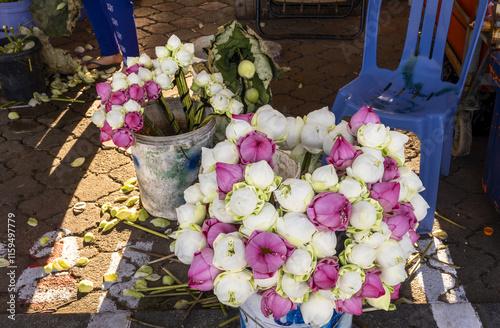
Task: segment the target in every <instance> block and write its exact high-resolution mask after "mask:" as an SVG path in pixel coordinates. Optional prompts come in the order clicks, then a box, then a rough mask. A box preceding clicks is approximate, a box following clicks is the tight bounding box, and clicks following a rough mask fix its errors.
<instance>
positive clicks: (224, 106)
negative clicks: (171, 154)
mask: <svg viewBox="0 0 500 328" xmlns="http://www.w3.org/2000/svg"><path fill="white" fill-rule="evenodd" d="M233 96H234V93H233V92H232V91H231V90H229V89H223V90H221V91H219V92H218V93H217V94H216V95H214V96H213V97H212V98H210V104H211V105H212V107H213V109H214V112H216V113H218V114H224V113H226V111H227V110H228V106H229V102H230V101H231V98H232V97H233Z"/></svg>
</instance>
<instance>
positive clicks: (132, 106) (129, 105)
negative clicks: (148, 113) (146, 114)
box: [123, 99, 143, 113]
mask: <svg viewBox="0 0 500 328" xmlns="http://www.w3.org/2000/svg"><path fill="white" fill-rule="evenodd" d="M123 109H125V110H126V111H127V112H129V113H130V112H139V113H141V112H142V111H143V109H142V107H141V105H139V103H138V102H137V101H135V100H134V99H129V100H127V102H126V103H125V104H123Z"/></svg>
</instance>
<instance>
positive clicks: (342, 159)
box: [326, 137, 362, 174]
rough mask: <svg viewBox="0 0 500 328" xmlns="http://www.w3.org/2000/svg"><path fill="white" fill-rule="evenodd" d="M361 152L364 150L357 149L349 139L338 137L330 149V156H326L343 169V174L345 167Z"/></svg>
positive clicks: (339, 168) (330, 162)
mask: <svg viewBox="0 0 500 328" xmlns="http://www.w3.org/2000/svg"><path fill="white" fill-rule="evenodd" d="M361 154H362V151H361V150H356V148H354V146H353V145H352V144H351V143H350V142H349V141H347V139H345V138H344V137H338V138H337V140H335V143H334V144H333V147H332V150H331V151H330V156H329V157H327V158H326V162H327V163H328V164H332V165H333V166H334V167H335V168H336V169H337V170H340V171H342V172H341V174H343V173H344V172H345V169H346V168H347V167H348V166H350V165H351V164H352V162H354V160H355V159H356V157H358V156H359V155H361Z"/></svg>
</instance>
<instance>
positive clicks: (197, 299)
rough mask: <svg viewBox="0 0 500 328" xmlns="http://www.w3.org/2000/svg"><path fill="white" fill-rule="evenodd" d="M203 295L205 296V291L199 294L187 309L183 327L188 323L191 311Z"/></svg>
mask: <svg viewBox="0 0 500 328" xmlns="http://www.w3.org/2000/svg"><path fill="white" fill-rule="evenodd" d="M201 296H203V293H200V295H198V297H197V298H196V299H195V300H194V303H193V304H191V306H190V307H189V309H187V312H186V314H185V315H184V318H183V319H182V325H181V326H182V327H184V324H185V323H186V320H187V318H188V316H189V314H190V313H191V310H192V309H193V308H194V307H195V305H196V303H198V301H199V300H200V298H201Z"/></svg>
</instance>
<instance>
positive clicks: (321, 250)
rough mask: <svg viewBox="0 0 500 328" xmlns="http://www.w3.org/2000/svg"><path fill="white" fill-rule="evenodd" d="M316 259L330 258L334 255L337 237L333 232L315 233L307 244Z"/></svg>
mask: <svg viewBox="0 0 500 328" xmlns="http://www.w3.org/2000/svg"><path fill="white" fill-rule="evenodd" d="M309 244H310V245H311V246H312V248H313V251H314V254H315V255H316V256H317V257H318V258H323V257H330V256H333V255H335V254H336V252H337V251H336V250H335V248H336V247H337V235H336V234H335V231H319V230H318V231H316V232H315V233H314V234H313V236H312V239H311V242H310V243H309Z"/></svg>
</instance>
